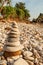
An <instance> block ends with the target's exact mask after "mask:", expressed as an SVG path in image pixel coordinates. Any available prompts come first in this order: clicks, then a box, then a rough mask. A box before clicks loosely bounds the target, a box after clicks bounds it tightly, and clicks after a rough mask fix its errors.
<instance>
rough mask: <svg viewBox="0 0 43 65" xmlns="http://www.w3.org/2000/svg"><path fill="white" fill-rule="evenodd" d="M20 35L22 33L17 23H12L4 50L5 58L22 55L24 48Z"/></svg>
mask: <svg viewBox="0 0 43 65" xmlns="http://www.w3.org/2000/svg"><path fill="white" fill-rule="evenodd" d="M19 35H20V33H19V30H18V26H17V23H16V22H12V23H11V28H10V32H9V34H8V38H7V42H6V45H5V48H4V51H5V52H4V56H5V58H8V57H15V56H19V55H21V50H22V49H23V46H22V45H21V44H20V41H19Z"/></svg>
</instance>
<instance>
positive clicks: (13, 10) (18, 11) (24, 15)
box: [0, 0, 30, 20]
mask: <svg viewBox="0 0 43 65" xmlns="http://www.w3.org/2000/svg"><path fill="white" fill-rule="evenodd" d="M10 2H11V0H0V4H2V5H1V6H0V8H1V9H0V12H1V14H2V15H3V17H4V18H8V17H12V18H19V19H21V20H22V19H26V20H27V19H28V18H29V17H30V13H29V10H27V9H26V7H25V3H22V2H19V3H16V5H15V6H14V7H13V6H11V4H10ZM5 3H7V5H6V6H4V4H5ZM8 4H9V5H8Z"/></svg>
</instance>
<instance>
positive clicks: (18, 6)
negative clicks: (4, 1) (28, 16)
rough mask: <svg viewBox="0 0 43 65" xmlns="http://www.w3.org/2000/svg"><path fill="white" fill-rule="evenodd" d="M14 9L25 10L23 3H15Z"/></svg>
mask: <svg viewBox="0 0 43 65" xmlns="http://www.w3.org/2000/svg"><path fill="white" fill-rule="evenodd" d="M15 7H17V8H20V9H22V10H23V9H25V3H22V2H19V3H16V5H15Z"/></svg>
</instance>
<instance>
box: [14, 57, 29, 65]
mask: <svg viewBox="0 0 43 65" xmlns="http://www.w3.org/2000/svg"><path fill="white" fill-rule="evenodd" d="M13 65H29V64H28V63H27V62H26V61H25V60H24V59H22V58H19V59H18V60H17V61H15V62H14V64H13Z"/></svg>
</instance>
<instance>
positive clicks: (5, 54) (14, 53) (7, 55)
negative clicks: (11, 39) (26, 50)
mask: <svg viewBox="0 0 43 65" xmlns="http://www.w3.org/2000/svg"><path fill="white" fill-rule="evenodd" d="M17 55H21V50H19V51H16V52H7V51H5V52H4V56H5V57H12V56H17Z"/></svg>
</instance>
